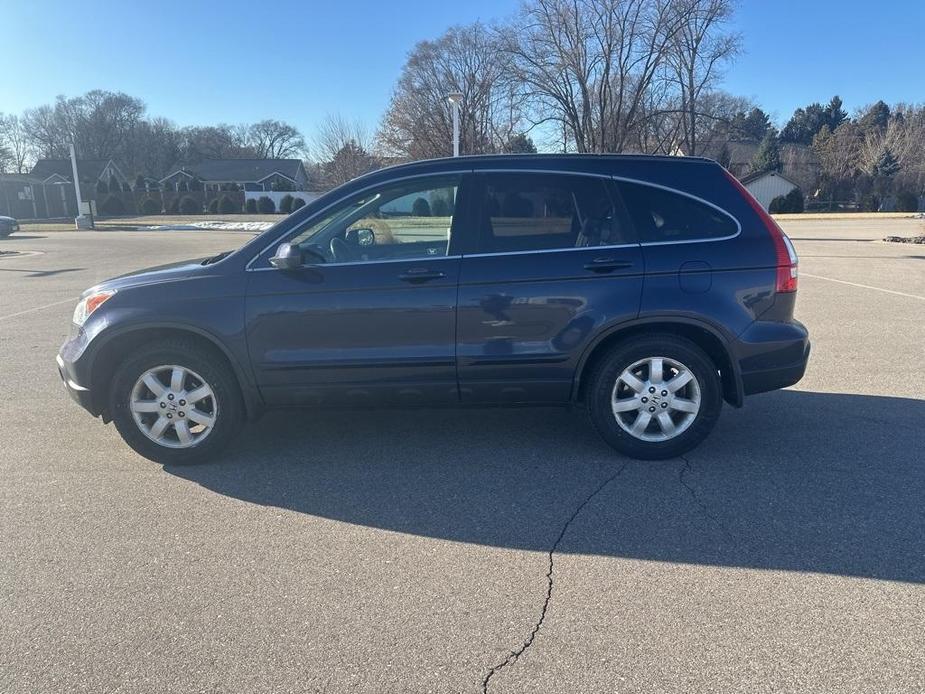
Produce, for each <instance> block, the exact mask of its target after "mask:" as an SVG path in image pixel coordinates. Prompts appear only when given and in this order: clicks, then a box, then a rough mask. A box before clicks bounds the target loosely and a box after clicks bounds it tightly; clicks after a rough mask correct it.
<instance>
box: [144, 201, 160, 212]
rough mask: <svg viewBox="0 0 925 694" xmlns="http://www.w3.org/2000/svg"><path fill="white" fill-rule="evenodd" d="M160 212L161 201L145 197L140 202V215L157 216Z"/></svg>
mask: <svg viewBox="0 0 925 694" xmlns="http://www.w3.org/2000/svg"><path fill="white" fill-rule="evenodd" d="M160 211H161V201H160V200H158V199H156V198H152V197H147V198H145V199H144V200H142V201H141V214H158V213H160Z"/></svg>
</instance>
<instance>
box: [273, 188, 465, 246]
mask: <svg viewBox="0 0 925 694" xmlns="http://www.w3.org/2000/svg"><path fill="white" fill-rule="evenodd" d="M459 180H460V177H459V176H450V177H445V178H444V177H439V178H438V177H432V176H429V177H425V178H422V179H418V180H416V181H403V182H401V183H392V184H385V185H383V186H382V187H380V188H375V189H373V190H371V191H366V192H364V193H361V194H359V195H356V196H354V197H353V198H349V199H347V200H345V201H344V202H341V203H340V204H338V205H336V206H335V207H334V208H333V209H332V210H331V211H330V212H328V213H327V214H326V215H325V216H324V217H323V218H321V219H319V220H316V221H315V222H314V223H312V224H311V225H310V226H309V227H307V228H306V229H304V230H302V231H300V232H299V233H298V234H297V235H296V236H295V237H293V238H292V239H291V241H290V243H294V244H298V245H299V246H300V247H301V248H302V250H303V252H305V251H310V252H312V253H314V254H316V255H320V256H322V257H323V258H324V259H325V260H326V261H327V262H374V261H377V260H401V259H406V258H407V259H413V258H420V257H427V256H441V255H443V256H445V255H447V253H448V250H449V243H450V229H451V227H452V226H453V215H454V212H455V208H456V192H457V190H458V186H459Z"/></svg>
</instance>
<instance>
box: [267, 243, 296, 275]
mask: <svg viewBox="0 0 925 694" xmlns="http://www.w3.org/2000/svg"><path fill="white" fill-rule="evenodd" d="M270 265H272V266H273V267H275V268H276V269H277V270H298V269H299V268H300V267H302V251H301V250H299V247H298V246H297V245H293V244H291V243H281V244H280V245H279V248H277V249H276V254H275V255H274V256H273V257H272V258H270Z"/></svg>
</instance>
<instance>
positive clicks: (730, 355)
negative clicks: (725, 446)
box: [571, 313, 745, 407]
mask: <svg viewBox="0 0 925 694" xmlns="http://www.w3.org/2000/svg"><path fill="white" fill-rule="evenodd" d="M656 323H668V324H676V325H686V326H690V327H693V328H699V329H701V330H704V331H706V332H708V333H710V334H711V335H712V336H713V337H715V338H716V339H717V341H718V342H719V343H720V345H722V348H723V351H724V352H725V353H726V358H727V359H728V360H729V363H730V365H731V366H732V374H731V375H732V386H733V391H734V392H732V393H729V394H728V396H729V397H728V398H727V401H728V402H729V404H731V405H733V406H734V407H741V406H742V404H743V402H744V401H745V386H744V385H743V382H742V371H741V368H740V366H739V360H738V359H737V358H736V357H735V353H734V351H733V349H732V342H733V340H734V339H735V338H734V336H732V335H731V334H730V333H729V332H728V331H727V330H726V329H725V328H723V327H722V326H721V325H718V324H717V323H713V322H712V321H709V320H707V319H704V318H701V317H692V316H689V315H684V314H670V313H666V314H656V315H648V316H644V317H639V318H632V319H630V320H625V321H621V322H619V323H615V324H610V325H607V326H605V327H603V328H601V329H600V330H599V331H598V332H597V334H596V335H595V336H594V337H593V338H592V339H591V340H589V341H588V344H587V345H586V346H585V348H584V350H583V351H582V353H581V356H580V357H579V359H578V365H577V367H576V369H575V378H574V380H573V382H572V393H571V400H572V401H573V402H574V401H576V400H577V399H578V394H579V391H580V387H581V376H582V373H583V372H584V369H585V365H586V364H587V362H588V359H589V358H590V357H591V355H592V354H593V353H594V350H595V349H597V347H598V346H599V345H600V344H601V343H602V342H604V341H605V340H607V339H608V338H610V337H613V336H614V335H616V334H618V333H621V332H625V331H630V330H633V329H635V328H639V327H643V326H646V325H652V324H656Z"/></svg>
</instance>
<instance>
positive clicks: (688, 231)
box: [618, 181, 739, 243]
mask: <svg viewBox="0 0 925 694" xmlns="http://www.w3.org/2000/svg"><path fill="white" fill-rule="evenodd" d="M618 186H619V189H620V194H621V195H622V196H623V201H624V202H625V204H626V207H627V209H628V210H629V213H630V217H631V218H632V220H633V224H634V225H635V226H636V229H637V231H638V232H639V237H640V240H641V241H642V242H643V243H646V242H649V243H652V242H662V243H664V242H672V241H699V240H709V239H721V238H725V237H729V236H734V235H735V234H736V233H738V231H739V225H738V224H737V223H736V221H735V220H734V219H733V218H732V217H730V216H729V215H728V214H726V213H725V212H722V211H721V210H719V209H717V208H715V207H712V206H711V205H708V204H706V203H704V202H700V201H699V200H695V199H694V198H690V197H688V196H686V195H682V194H680V193H675V192H672V191H670V190H665V189H664V188H656V187H655V186H649V185H644V184H641V183H627V182H625V181H620V182H618Z"/></svg>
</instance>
